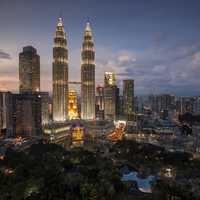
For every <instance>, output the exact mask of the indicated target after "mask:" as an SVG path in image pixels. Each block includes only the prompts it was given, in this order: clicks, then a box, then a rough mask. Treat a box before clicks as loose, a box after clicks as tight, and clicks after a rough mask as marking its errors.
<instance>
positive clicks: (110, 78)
mask: <svg viewBox="0 0 200 200" xmlns="http://www.w3.org/2000/svg"><path fill="white" fill-rule="evenodd" d="M115 85H116V79H115V74H114V73H113V72H105V74H104V87H111V86H115Z"/></svg>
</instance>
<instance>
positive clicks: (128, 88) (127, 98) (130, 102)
mask: <svg viewBox="0 0 200 200" xmlns="http://www.w3.org/2000/svg"><path fill="white" fill-rule="evenodd" d="M123 107H124V114H125V115H126V116H128V115H132V114H133V113H134V80H132V79H129V80H123Z"/></svg>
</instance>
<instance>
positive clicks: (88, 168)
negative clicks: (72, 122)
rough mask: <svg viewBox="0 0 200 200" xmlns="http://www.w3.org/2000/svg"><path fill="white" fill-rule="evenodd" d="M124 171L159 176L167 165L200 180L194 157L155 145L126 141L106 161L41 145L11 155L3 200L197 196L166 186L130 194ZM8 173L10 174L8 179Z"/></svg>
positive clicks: (5, 165) (0, 176)
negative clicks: (149, 192) (168, 150)
mask: <svg viewBox="0 0 200 200" xmlns="http://www.w3.org/2000/svg"><path fill="white" fill-rule="evenodd" d="M116 161H117V162H116ZM119 164H120V165H119ZM122 165H130V166H131V167H133V168H134V169H137V170H138V171H141V172H143V173H146V174H147V173H149V174H150V173H154V174H156V173H157V172H158V171H159V170H160V169H161V168H162V167H163V166H164V165H170V166H173V167H175V168H176V170H177V171H180V174H179V173H178V175H179V176H180V175H181V176H193V175H194V174H195V173H196V176H199V177H200V172H198V171H197V168H198V169H199V167H200V164H199V162H198V161H193V160H191V155H189V154H185V153H177V152H176V153H167V152H166V151H165V150H164V149H163V148H160V147H156V146H153V145H147V144H139V143H136V142H131V141H120V142H117V143H116V144H114V145H113V146H112V148H111V149H110V154H109V156H107V157H105V156H102V155H101V153H97V152H96V153H94V152H89V151H87V150H84V149H83V148H74V149H71V150H65V149H64V148H62V147H61V146H58V145H55V144H42V143H40V144H34V145H32V146H31V147H30V149H29V150H27V151H26V152H16V151H14V150H12V149H8V150H7V152H6V155H5V159H4V160H2V161H1V162H0V169H1V170H0V200H112V199H115V200H125V199H127V200H129V199H130V200H131V199H133V200H145V199H146V200H153V199H155V200H156V199H163V200H165V199H166V200H168V199H170V198H171V199H172V198H174V197H176V198H177V199H186V200H187V199H189V198H188V196H187V195H190V197H191V195H193V194H191V193H189V192H188V191H187V188H183V187H181V188H180V187H178V186H177V185H176V184H169V183H168V182H166V181H165V180H158V181H157V183H156V185H155V189H154V190H153V191H154V192H153V193H152V194H145V193H143V194H142V193H135V194H130V190H129V189H130V188H129V187H130V183H124V182H122V181H121V176H122V175H121V173H120V168H121V166H122ZM191 167H192V170H191ZM6 169H9V170H10V171H9V172H10V173H5V171H6ZM183 169H186V171H184V170H183ZM193 170H194V171H193ZM135 187H136V189H137V186H135ZM136 194H137V195H136ZM183 194H185V195H183ZM193 199H195V197H194V198H193Z"/></svg>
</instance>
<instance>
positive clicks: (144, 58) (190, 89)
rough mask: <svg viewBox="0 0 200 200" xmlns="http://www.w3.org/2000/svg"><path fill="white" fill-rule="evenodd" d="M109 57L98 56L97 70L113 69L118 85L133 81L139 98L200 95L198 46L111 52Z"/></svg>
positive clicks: (191, 44)
mask: <svg viewBox="0 0 200 200" xmlns="http://www.w3.org/2000/svg"><path fill="white" fill-rule="evenodd" d="M105 48H106V47H105ZM108 54H109V55H110V57H107V59H105V58H103V57H101V55H98V56H100V59H98V63H97V67H96V70H98V67H99V66H100V69H101V71H105V70H110V69H111V70H112V71H114V72H115V73H116V74H117V80H118V83H119V85H121V84H122V80H123V79H126V78H132V79H134V80H135V90H136V93H137V94H149V93H164V92H170V93H171V92H172V93H176V94H177V95H191V94H193V95H199V94H200V88H199V85H200V79H199V74H200V45H198V44H196V43H185V44H184V43H182V44H173V45H171V46H170V45H168V46H166V47H164V46H163V47H162V48H157V47H156V46H153V47H151V48H146V49H144V50H143V51H136V50H133V51H127V50H125V51H119V52H116V51H114V50H112V52H109V53H108ZM97 76H103V74H102V73H97Z"/></svg>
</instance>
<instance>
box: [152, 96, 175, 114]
mask: <svg viewBox="0 0 200 200" xmlns="http://www.w3.org/2000/svg"><path fill="white" fill-rule="evenodd" d="M149 103H150V106H151V109H152V110H153V111H154V112H158V113H159V112H161V111H164V110H168V111H169V110H172V109H175V96H174V95H171V94H160V95H150V96H149Z"/></svg>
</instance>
